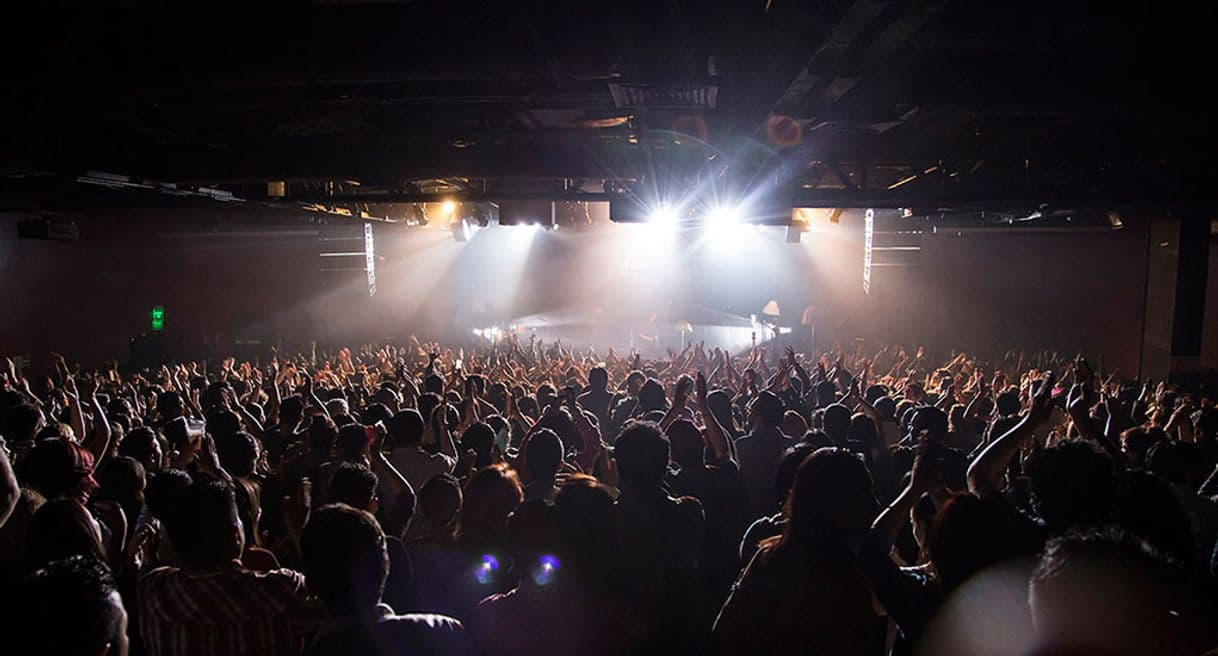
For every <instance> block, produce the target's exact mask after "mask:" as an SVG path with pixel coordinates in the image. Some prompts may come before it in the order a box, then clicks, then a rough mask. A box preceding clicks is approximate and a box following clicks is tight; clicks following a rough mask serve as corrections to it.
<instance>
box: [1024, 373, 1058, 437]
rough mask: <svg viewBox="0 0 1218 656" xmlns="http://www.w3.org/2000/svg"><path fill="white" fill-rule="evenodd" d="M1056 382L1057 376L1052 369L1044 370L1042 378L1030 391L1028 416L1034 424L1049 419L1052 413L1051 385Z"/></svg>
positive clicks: (1042, 422)
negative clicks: (1030, 401) (1032, 390)
mask: <svg viewBox="0 0 1218 656" xmlns="http://www.w3.org/2000/svg"><path fill="white" fill-rule="evenodd" d="M1056 382H1057V377H1056V376H1054V375H1053V372H1052V371H1048V372H1045V376H1044V378H1042V379H1041V381H1040V385H1039V386H1038V387H1036V388H1035V391H1034V392H1033V393H1032V403H1031V407H1029V409H1028V418H1029V419H1031V420H1032V421H1033V422H1034V423H1036V424H1044V423H1046V422H1048V421H1049V417H1050V416H1052V414H1053V385H1054V383H1056Z"/></svg>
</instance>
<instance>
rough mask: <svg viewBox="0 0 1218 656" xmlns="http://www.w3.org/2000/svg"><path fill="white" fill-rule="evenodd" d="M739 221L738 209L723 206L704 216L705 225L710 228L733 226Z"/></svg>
mask: <svg viewBox="0 0 1218 656" xmlns="http://www.w3.org/2000/svg"><path fill="white" fill-rule="evenodd" d="M739 221H740V208H738V207H732V206H730V205H723V206H720V207H717V208H715V209H713V210H711V211H710V213H709V214H707V215H706V224H707V225H708V226H709V227H711V228H720V227H723V226H729V225H733V224H735V223H738V222H739Z"/></svg>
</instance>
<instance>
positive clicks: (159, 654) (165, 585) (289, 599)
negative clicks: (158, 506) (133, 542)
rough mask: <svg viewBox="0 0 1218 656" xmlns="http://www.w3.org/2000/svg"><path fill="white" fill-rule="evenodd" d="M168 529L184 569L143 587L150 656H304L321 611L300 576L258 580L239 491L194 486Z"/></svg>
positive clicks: (279, 574) (156, 575) (152, 575)
mask: <svg viewBox="0 0 1218 656" xmlns="http://www.w3.org/2000/svg"><path fill="white" fill-rule="evenodd" d="M179 503H180V507H179V508H178V509H177V511H176V512H175V513H174V514H173V515H172V517H171V518H170V519H169V520H168V522H167V528H168V529H169V536H170V539H171V540H172V542H173V544H174V547H175V548H176V549H177V551H178V553H179V554H180V556H181V559H182V562H183V566H182V567H158V568H156V569H154V570H152V571H150V572H148V573H147V574H145V575H144V576H143V577H142V578H141V579H140V582H139V607H140V634H141V637H142V638H143V645H144V649H145V652H146V653H148V654H150V655H151V656H172V655H176V654H214V655H224V654H234V655H236V654H251V655H253V654H260V655H274V654H299V653H300V649H301V647H302V646H303V644H304V640H305V637H306V636H308V635H309V634H311V633H312V631H313V629H314V628H316V625H317V622H318V620H319V618H320V608H318V607H317V605H316V604H315V603H314V602H312V601H311V600H310V599H309V595H308V592H307V591H306V588H305V581H304V577H303V576H302V575H301V574H300V573H299V572H295V571H293V570H288V569H276V570H272V571H269V572H253V571H250V570H247V569H245V568H244V567H242V566H241V564H240V561H239V560H238V559H239V558H240V556H241V552H242V547H243V541H244V540H243V535H242V531H241V523H240V520H239V519H238V518H237V508H236V501H235V498H234V495H233V491H232V488H231V487H229V486H228V485H227V484H225V483H221V482H212V481H208V482H195V483H192V484H191V485H190V487H188V488H187V489H186V490H185V491H184V492H183V493H182V495H181V497H180V499H179Z"/></svg>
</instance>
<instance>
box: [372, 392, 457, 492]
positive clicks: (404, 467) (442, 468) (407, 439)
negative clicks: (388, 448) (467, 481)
mask: <svg viewBox="0 0 1218 656" xmlns="http://www.w3.org/2000/svg"><path fill="white" fill-rule="evenodd" d="M388 428H389V437H390V439H391V440H392V442H393V452H392V453H390V454H389V462H390V463H392V464H393V466H394V467H395V468H397V470H398V471H399V472H401V473H402V476H405V477H406V480H407V481H409V482H410V485H411V487H413V488H414V489H416V490H418V489H420V488H422V487H423V485H424V484H425V483H427V481H429V480H431V477H432V476H436V475H437V474H447V473H448V472H451V471H452V468H453V465H454V464H456V463H455V461H454V459H453V458H451V457H449V456H447V455H445V454H443V453H428V452H427V451H425V450H424V449H423V448H422V442H423V434H424V432H425V431H426V429H427V426H426V424H425V423H424V422H423V416H422V415H421V414H419V411H418V410H414V409H413V408H409V409H406V410H403V411H401V412H399V413H397V414H396V415H394V416H393V418H392V419H391V420H390V422H389V427H388Z"/></svg>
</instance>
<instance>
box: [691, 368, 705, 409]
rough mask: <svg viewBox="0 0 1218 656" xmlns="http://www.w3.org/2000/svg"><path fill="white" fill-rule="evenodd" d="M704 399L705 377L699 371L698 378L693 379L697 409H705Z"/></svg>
mask: <svg viewBox="0 0 1218 656" xmlns="http://www.w3.org/2000/svg"><path fill="white" fill-rule="evenodd" d="M706 397H707V391H706V376H705V375H703V373H702V372H701V371H699V372H698V377H697V378H695V379H694V399H695V400H696V401H697V402H698V407H706Z"/></svg>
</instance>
